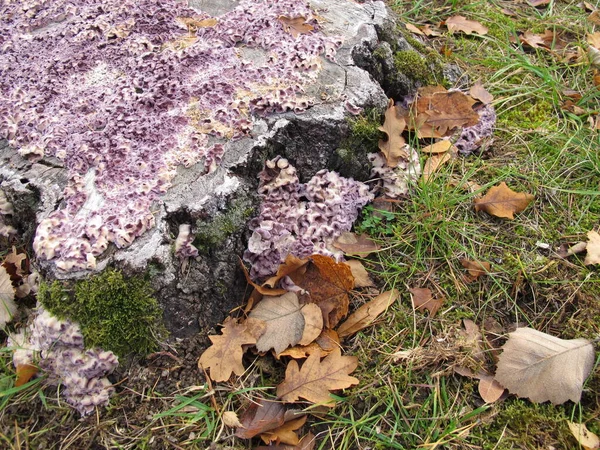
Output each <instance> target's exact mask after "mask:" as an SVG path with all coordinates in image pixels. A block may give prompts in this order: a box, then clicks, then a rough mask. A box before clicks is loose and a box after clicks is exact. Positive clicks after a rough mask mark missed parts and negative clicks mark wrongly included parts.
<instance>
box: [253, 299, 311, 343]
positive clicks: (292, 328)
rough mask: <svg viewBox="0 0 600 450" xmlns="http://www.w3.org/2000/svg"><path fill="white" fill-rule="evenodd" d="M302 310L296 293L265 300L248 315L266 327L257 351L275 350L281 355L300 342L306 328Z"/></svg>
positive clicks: (258, 341) (259, 340)
mask: <svg viewBox="0 0 600 450" xmlns="http://www.w3.org/2000/svg"><path fill="white" fill-rule="evenodd" d="M301 309H302V307H301V306H300V303H299V302H298V296H297V295H296V293H294V292H287V293H286V294H284V295H281V296H279V297H266V298H263V299H262V300H261V301H260V303H259V304H258V305H256V306H255V307H254V309H253V310H252V311H250V314H249V315H248V317H249V318H250V319H256V320H261V321H263V322H264V323H265V325H266V328H265V331H264V333H263V334H262V335H261V336H260V337H259V338H258V340H257V341H256V348H257V350H258V351H259V352H266V351H269V350H271V349H273V350H275V353H281V352H282V351H284V350H285V349H286V348H288V347H289V346H290V345H296V344H297V343H298V342H300V340H301V339H302V334H303V332H304V328H305V320H304V315H303V314H302V311H301ZM319 332H320V331H319ZM318 335H319V333H317V336H318Z"/></svg>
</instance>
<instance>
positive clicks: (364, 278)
mask: <svg viewBox="0 0 600 450" xmlns="http://www.w3.org/2000/svg"><path fill="white" fill-rule="evenodd" d="M345 264H346V265H347V266H348V267H350V271H351V272H352V276H353V277H354V286H355V287H358V288H362V287H371V286H375V283H373V280H372V279H371V276H370V275H369V272H367V269H365V266H363V264H362V263H361V262H360V261H359V260H357V259H351V260H349V261H346V262H345Z"/></svg>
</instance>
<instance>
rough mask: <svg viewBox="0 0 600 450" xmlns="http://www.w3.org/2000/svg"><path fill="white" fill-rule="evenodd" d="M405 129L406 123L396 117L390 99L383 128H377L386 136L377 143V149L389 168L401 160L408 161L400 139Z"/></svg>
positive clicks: (394, 108)
mask: <svg viewBox="0 0 600 450" xmlns="http://www.w3.org/2000/svg"><path fill="white" fill-rule="evenodd" d="M405 128H406V121H405V120H404V118H402V117H400V116H399V115H398V113H397V110H396V107H395V106H394V100H392V99H391V98H390V101H389V103H388V108H387V109H386V111H385V119H384V122H383V126H381V127H379V129H380V130H381V131H383V132H384V133H385V134H386V135H387V139H386V140H383V139H381V140H380V141H379V149H380V150H381V151H382V152H383V155H384V156H385V159H386V161H387V165H388V166H389V167H396V166H397V165H398V162H399V161H400V160H401V159H408V153H407V152H406V141H405V140H404V138H403V137H402V132H403V131H404V129H405Z"/></svg>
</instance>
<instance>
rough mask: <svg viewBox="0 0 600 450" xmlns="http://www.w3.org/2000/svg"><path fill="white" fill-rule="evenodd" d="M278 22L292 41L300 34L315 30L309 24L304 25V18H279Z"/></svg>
mask: <svg viewBox="0 0 600 450" xmlns="http://www.w3.org/2000/svg"><path fill="white" fill-rule="evenodd" d="M278 20H279V21H280V22H281V23H282V25H283V29H284V30H285V32H286V33H289V34H291V35H292V36H293V37H294V39H296V38H297V37H298V36H300V35H301V34H308V33H310V32H311V31H313V30H314V29H315V27H313V26H312V25H311V24H309V23H306V18H305V17H286V16H279V17H278Z"/></svg>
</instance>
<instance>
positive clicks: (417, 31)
mask: <svg viewBox="0 0 600 450" xmlns="http://www.w3.org/2000/svg"><path fill="white" fill-rule="evenodd" d="M404 26H405V27H406V29H407V30H408V31H410V32H411V33H415V34H418V35H419V36H425V33H423V32H422V31H421V30H420V29H419V27H417V26H415V25H413V24H412V23H405V24H404Z"/></svg>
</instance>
